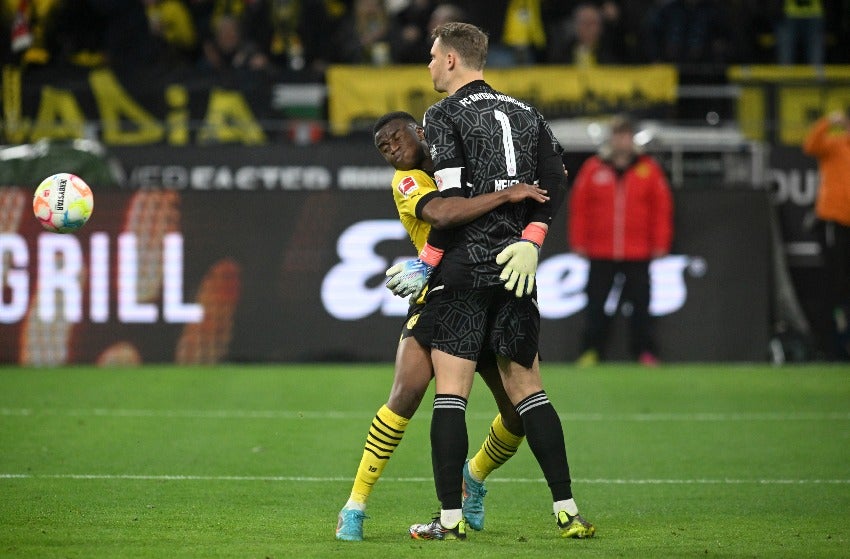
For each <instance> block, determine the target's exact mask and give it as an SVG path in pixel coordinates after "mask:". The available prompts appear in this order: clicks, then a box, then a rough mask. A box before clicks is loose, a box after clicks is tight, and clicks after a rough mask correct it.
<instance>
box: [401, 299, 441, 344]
mask: <svg viewBox="0 0 850 559" xmlns="http://www.w3.org/2000/svg"><path fill="white" fill-rule="evenodd" d="M442 292H443V288H442V287H441V288H439V289H437V290H434V291H430V290H429V291H428V293H427V295H426V297H425V299H424V301H423V300H422V299H420V300H419V301H417V302H416V303H414V304H412V305H410V307H409V308H408V309H407V318H405V319H404V326H402V328H401V339H402V340H404V339H406V338H409V337H411V336H413V337H414V338H416V341H417V342H419V344H420V345H421V346H422V347H427V348H430V347H431V337H432V335H433V333H434V321H435V320H436V309H437V305H438V304H439V301H440V295H441V294H442Z"/></svg>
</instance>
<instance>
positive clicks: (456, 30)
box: [431, 21, 488, 70]
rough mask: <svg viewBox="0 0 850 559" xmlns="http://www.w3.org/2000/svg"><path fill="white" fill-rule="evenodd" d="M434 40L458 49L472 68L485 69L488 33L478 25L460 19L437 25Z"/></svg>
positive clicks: (462, 59)
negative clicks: (462, 21)
mask: <svg viewBox="0 0 850 559" xmlns="http://www.w3.org/2000/svg"><path fill="white" fill-rule="evenodd" d="M431 38H432V39H434V40H437V39H440V42H441V43H442V44H443V45H444V46H445V47H447V48H450V49H453V50H455V51H457V54H458V55H459V56H460V59H461V61H462V63H463V65H464V66H466V67H467V68H469V69H471V70H483V69H484V63H485V62H486V61H487V46H488V39H487V34H486V33H485V32H484V31H482V30H481V29H479V28H478V27H476V26H474V25H472V24H469V23H461V22H459V21H452V22H449V23H444V24H442V25H439V26H437V28H436V29H434V31H433V32H432V33H431Z"/></svg>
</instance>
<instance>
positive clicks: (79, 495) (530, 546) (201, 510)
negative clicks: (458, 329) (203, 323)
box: [0, 363, 850, 559]
mask: <svg viewBox="0 0 850 559" xmlns="http://www.w3.org/2000/svg"><path fill="white" fill-rule="evenodd" d="M543 374H544V382H545V384H546V388H547V392H548V394H549V397H550V399H551V400H552V401H553V403H554V404H555V406H556V408H557V409H558V411H559V413H560V414H561V417H562V420H563V425H564V431H565V437H566V441H567V448H568V453H569V457H570V465H571V468H572V476H573V479H574V483H573V490H574V493H575V497H576V500H577V502H578V503H579V506H580V508H581V510H582V513H583V514H584V515H585V516H586V517H587V518H588V519H589V520H591V521H592V522H594V523H595V524H596V525H597V526H598V532H597V537H596V538H594V539H593V540H584V541H580V540H561V539H560V538H558V537H557V534H556V531H555V524H554V519H553V516H552V514H551V504H550V497H549V493H548V489H547V487H546V485H545V483H544V482H543V481H542V475H541V473H540V470H539V469H538V467H537V464H536V462H535V461H534V459H533V457H532V455H531V452H530V451H529V449H528V447H527V446H526V445H524V446H523V447H522V448H521V449H520V452H519V453H518V454H517V455H516V456H515V457H514V459H512V460H511V461H510V462H509V463H507V464H506V465H505V466H504V467H503V468H501V469H500V470H498V471H496V472H495V473H494V474H493V475H492V476H491V478H490V479H489V480H488V488H489V494H488V496H487V499H486V506H487V522H486V529H485V530H484V531H483V532H472V533H471V534H470V536H469V539H468V540H467V541H466V542H419V541H414V540H410V539H409V537H408V536H407V527H408V525H409V524H411V523H413V522H421V521H425V520H428V519H429V518H430V515H431V513H432V512H434V511H435V510H437V508H438V504H437V501H436V497H435V493H434V486H433V481H432V479H431V465H430V444H429V439H428V436H429V435H428V432H429V424H430V415H431V410H430V401H431V397H432V395H433V388H432V389H431V391H430V392H429V394H428V395H426V397H425V400H424V403H423V406H422V408H421V409H420V411H419V414H418V415H417V416H416V417H415V418H414V420H413V421H412V422H411V425H410V427H409V428H408V431H407V435H406V436H405V439H404V442H403V443H402V444H401V446H400V447H399V449H398V450H397V452H396V454H395V456H394V457H393V458H392V460H391V461H390V462H389V464H388V466H387V469H386V470H385V473H384V478H383V479H382V480H381V481H380V482H379V483H378V484H377V486H376V488H375V491H374V493H373V495H372V499H371V500H370V503H369V509H368V511H367V512H368V514H369V516H370V518H369V519H368V520H367V521H366V524H365V531H366V540H365V541H364V542H360V543H352V542H338V541H336V540H335V539H334V528H335V526H336V515H337V512H338V511H339V508H340V507H341V506H342V504H343V503H344V502H345V500H346V499H347V497H348V492H349V490H350V486H351V479H352V476H353V475H354V472H355V470H356V467H357V463H358V462H359V460H360V454H361V452H362V448H363V442H364V440H365V436H366V431H367V429H368V426H369V423H370V421H371V418H372V416H373V415H374V413H375V411H376V410H377V409H378V407H379V406H380V405H381V404H382V403H384V401H385V399H386V397H387V393H388V390H389V386H390V382H391V379H392V367H391V365H389V364H374V365H371V364H369V365H364V364H357V365H351V364H346V365H281V366H230V365H227V366H217V367H209V368H203V367H189V368H187V367H184V368H180V367H167V366H162V367H150V366H149V367H144V368H138V369H115V370H104V369H94V368H82V367H74V368H57V369H23V368H13V367H6V368H4V369H1V370H0V557H3V558H40V559H47V558H80V559H94V558H109V559H115V558H152V559H153V558H156V559H162V558H170V559H174V558H184V557H186V558H188V557H191V558H219V557H221V558H231V557H233V558H258V559H264V558H272V559H283V558H290V557H291V558H308V557H317V558H328V557H331V558H333V557H338V558H368V559H376V558H385V557H386V558H390V557H391V558H400V557H440V558H453V557H465V558H468V557H471V558H487V559H493V558H499V557H506V558H507V557H511V558H514V557H521V558H526V557H555V556H557V557H578V558H601V557H612V558H617V557H622V558H644V557H646V558H654V557H670V558H688V557H694V558H696V557H700V558H703V557H708V558H711V557H724V558H765V559H773V558H781V557H788V558H795V559H799V558H808V557H812V558H820V557H848V556H850V370H848V368H847V367H846V366H845V367H843V368H842V367H838V366H827V365H806V366H787V367H782V368H772V367H769V366H761V365H675V364H668V365H664V366H662V367H661V368H659V369H655V370H648V369H642V368H639V367H636V366H632V365H605V366H601V367H598V368H595V369H591V370H578V369H575V368H574V367H572V366H570V365H563V364H553V363H548V364H544V366H543ZM494 414H495V406H494V405H493V403H492V400H491V399H490V397H489V394H488V393H487V392H486V388H485V387H484V384H483V382H481V381H480V379H479V380H478V381H477V382H476V385H475V388H474V391H473V394H472V396H471V399H470V405H469V410H468V425H469V437H470V455H471V454H472V453H473V452H474V451H475V450H477V449H478V447H479V445H480V444H481V441H482V440H483V437H484V436H485V433H486V430H487V428H488V426H489V423H490V421H491V419H492V417H493V415H494Z"/></svg>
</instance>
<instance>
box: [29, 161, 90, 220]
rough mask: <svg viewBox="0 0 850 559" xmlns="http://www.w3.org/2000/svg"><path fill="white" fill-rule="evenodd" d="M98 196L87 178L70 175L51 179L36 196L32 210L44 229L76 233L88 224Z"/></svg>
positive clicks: (37, 191)
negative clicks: (86, 180)
mask: <svg viewBox="0 0 850 559" xmlns="http://www.w3.org/2000/svg"><path fill="white" fill-rule="evenodd" d="M93 209H94V196H93V195H92V191H91V188H89V185H87V184H86V183H85V181H84V180H83V179H81V178H80V177H78V176H77V175H72V174H70V173H57V174H55V175H53V176H50V177H47V178H46V179H44V180H43V181H41V184H40V185H38V188H36V189H35V194H34V195H33V197H32V211H33V213H34V214H35V217H36V219H37V220H38V221H39V223H41V225H42V227H44V228H45V229H47V230H48V231H52V232H53V233H73V232H74V231H76V230H78V229H79V228H80V227H82V226H83V225H85V224H86V222H87V221H88V220H89V218H90V217H91V212H92V210H93Z"/></svg>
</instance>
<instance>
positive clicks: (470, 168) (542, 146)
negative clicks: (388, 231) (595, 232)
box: [424, 81, 566, 288]
mask: <svg viewBox="0 0 850 559" xmlns="http://www.w3.org/2000/svg"><path fill="white" fill-rule="evenodd" d="M424 125H425V136H426V138H427V140H428V143H429V144H430V148H431V157H432V159H433V160H434V168H435V177H436V182H437V187H438V188H439V189H440V192H441V194H442V195H443V196H465V197H472V196H478V195H481V194H485V193H487V192H495V191H497V190H501V189H503V188H507V187H508V186H510V185H512V184H514V183H517V182H526V183H530V184H539V185H540V186H541V187H542V188H545V189H547V190H548V192H549V196H550V200H549V202H547V203H546V204H538V203H537V202H531V201H529V202H526V203H522V204H503V205H502V206H499V207H498V208H496V209H495V210H493V211H492V212H490V213H488V214H485V215H483V216H482V217H480V218H478V219H476V220H475V221H472V222H470V223H469V224H467V225H465V226H463V227H461V228H458V229H457V230H456V232H455V233H454V235H453V237H452V241H451V243H450V244H449V246H448V247H447V248H446V252H445V254H444V256H443V260H442V264H441V268H442V272H443V280H444V282H445V285H446V286H447V287H453V288H480V287H489V286H493V285H499V284H501V283H502V282H501V280H500V279H499V274H500V273H501V266H499V265H497V264H496V255H497V254H498V253H499V252H500V251H501V250H502V249H503V248H505V247H506V246H507V245H509V244H510V243H512V242H515V241H517V240H519V238H520V236H521V234H522V230H523V228H524V227H525V226H526V225H527V224H528V223H529V222H531V221H541V222H543V223H546V224H548V223H550V222H551V220H552V217H553V215H554V213H555V210H556V209H557V207H558V206H560V205H561V202H562V201H563V199H564V192H565V189H566V178H565V176H564V168H563V161H562V158H561V155H562V153H563V149H562V148H561V146H560V144H559V143H558V141H557V140H556V139H555V137H554V135H553V134H552V131H551V129H550V128H549V125H548V124H547V123H546V121H545V120H544V118H543V116H542V115H541V114H540V112H539V111H537V109H535V108H534V107H532V106H530V105H528V104H527V103H524V102H522V101H519V100H517V99H514V98H513V97H510V96H508V95H505V94H503V93H500V92H498V91H496V90H494V89H493V88H492V87H490V86H489V85H487V83H485V82H484V81H474V82H472V83H469V84H467V85H465V86H464V87H462V88H461V89H459V90H458V91H457V92H455V93H454V94H453V95H450V96H449V97H446V98H445V99H443V100H441V101H439V102H437V103H435V104H434V105H432V106H431V107H430V108H429V109H428V110H427V111H426V113H425V122H424Z"/></svg>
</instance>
